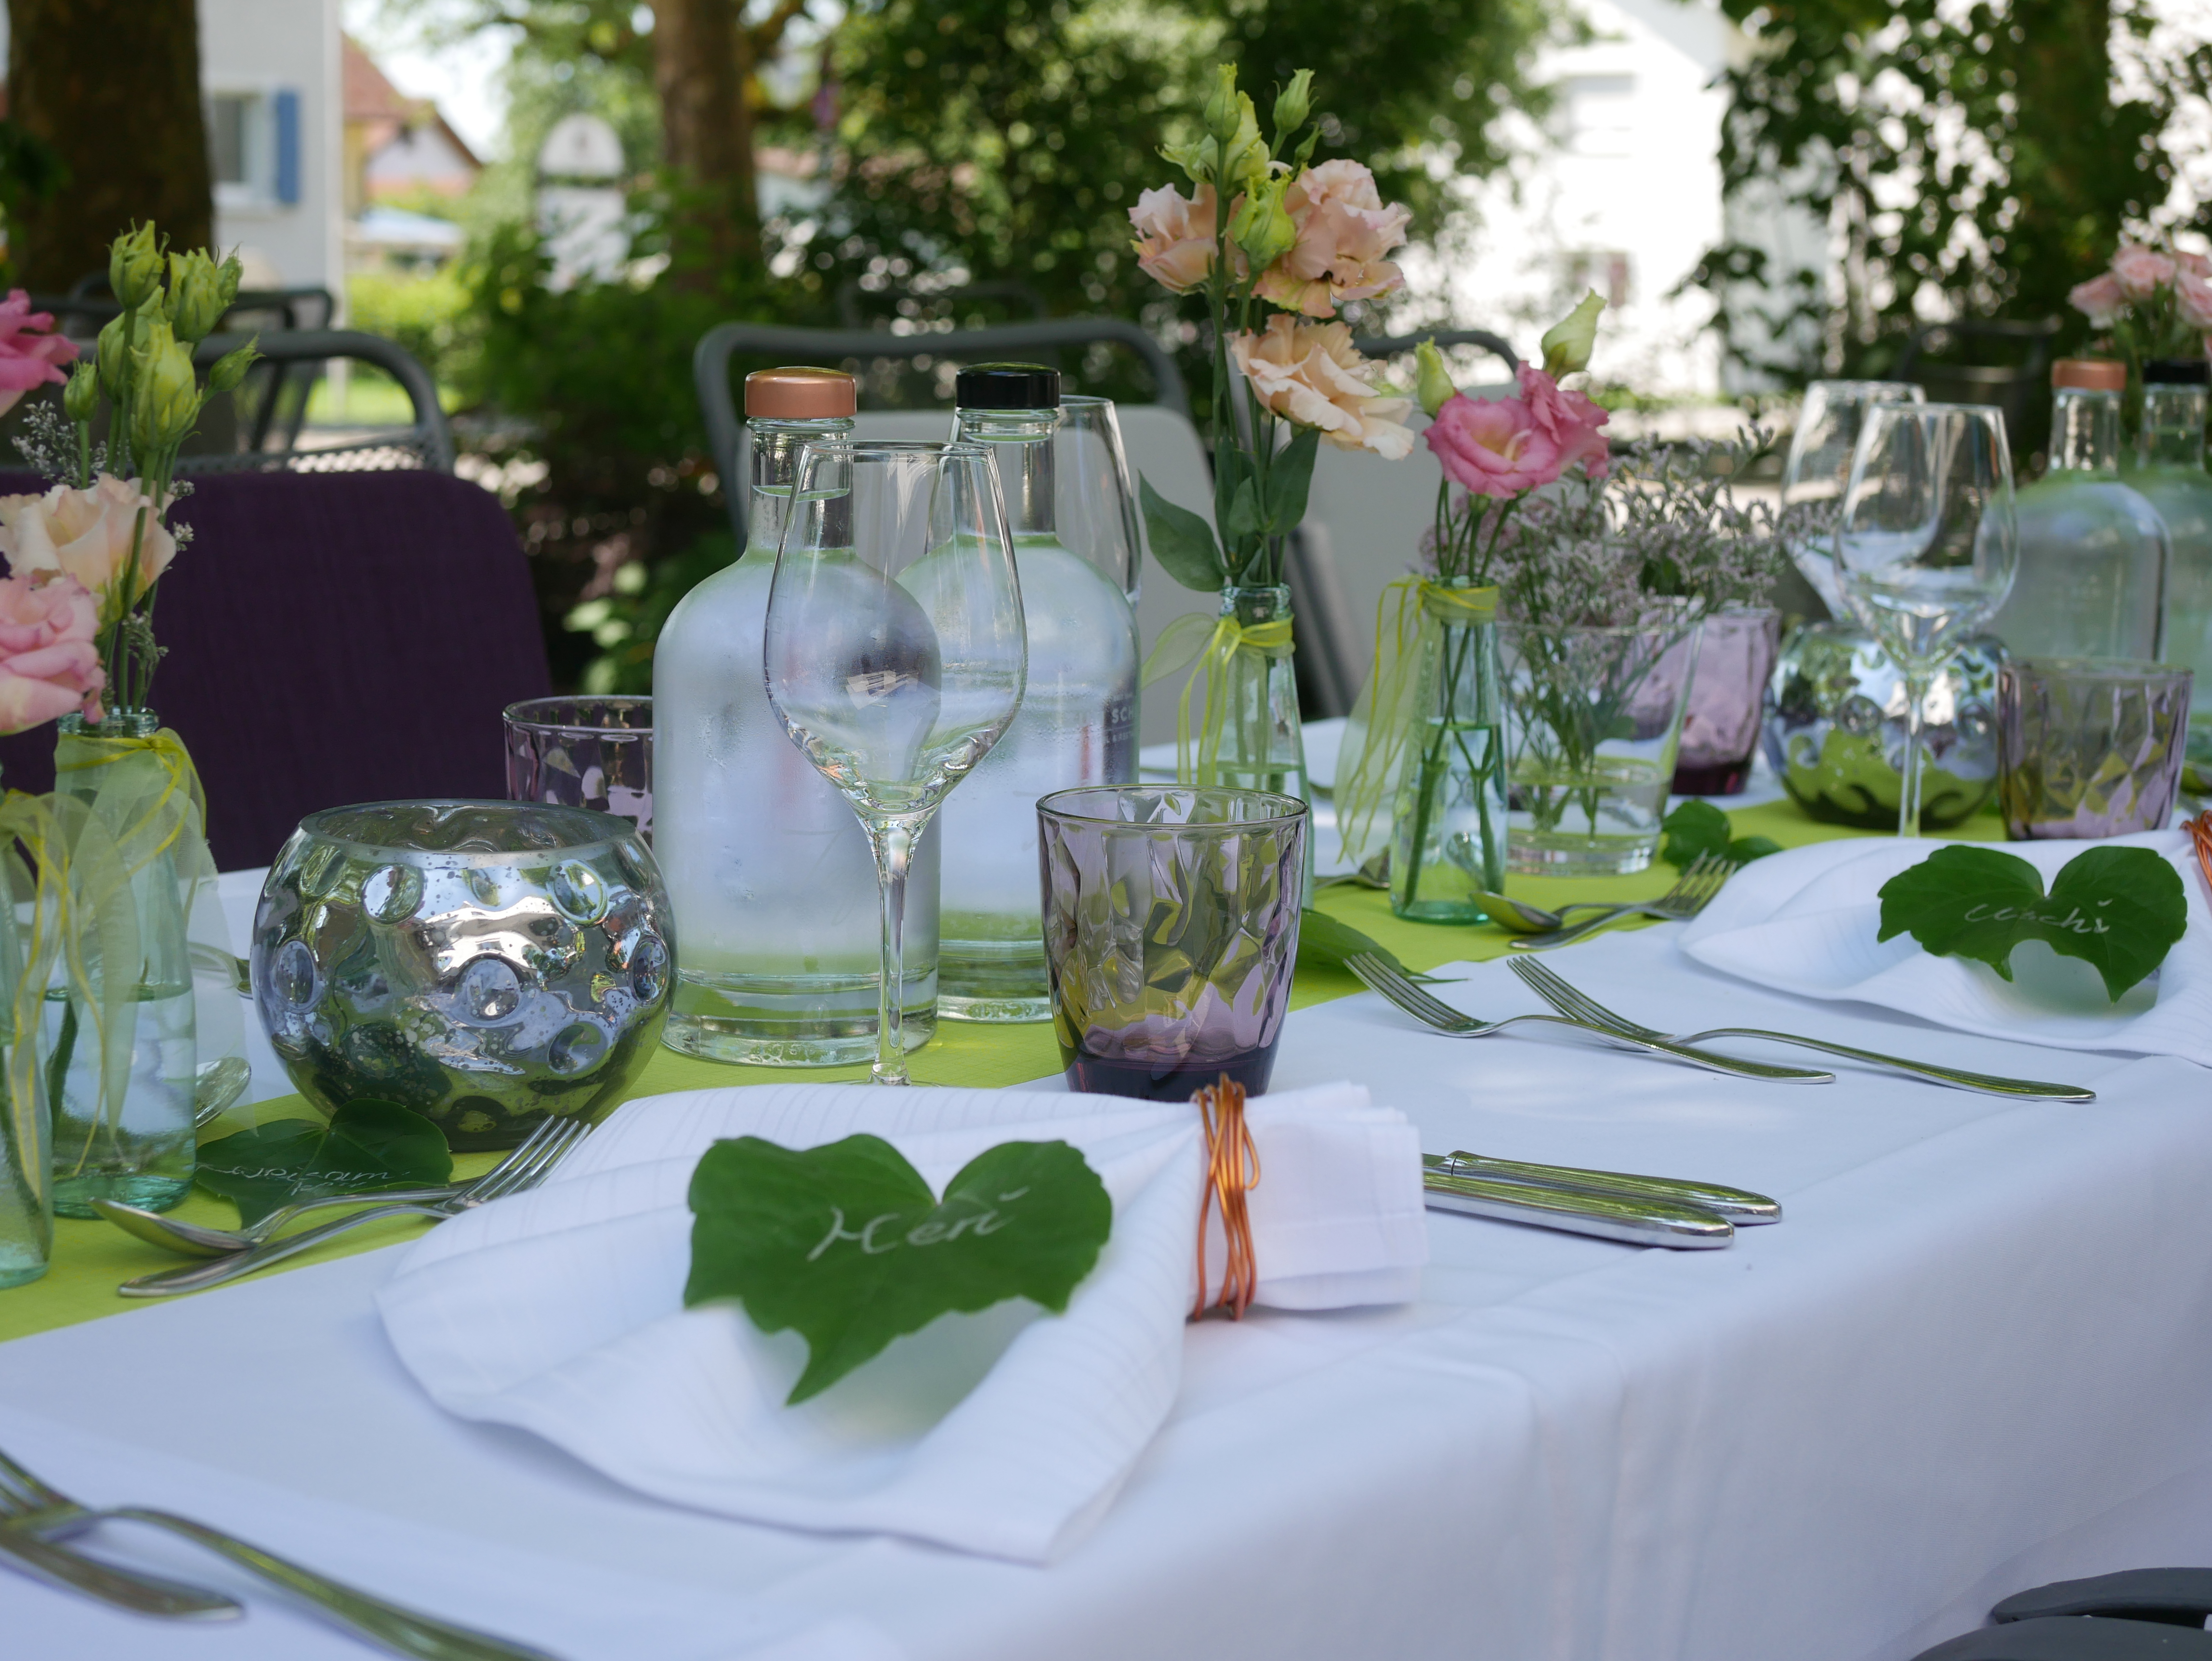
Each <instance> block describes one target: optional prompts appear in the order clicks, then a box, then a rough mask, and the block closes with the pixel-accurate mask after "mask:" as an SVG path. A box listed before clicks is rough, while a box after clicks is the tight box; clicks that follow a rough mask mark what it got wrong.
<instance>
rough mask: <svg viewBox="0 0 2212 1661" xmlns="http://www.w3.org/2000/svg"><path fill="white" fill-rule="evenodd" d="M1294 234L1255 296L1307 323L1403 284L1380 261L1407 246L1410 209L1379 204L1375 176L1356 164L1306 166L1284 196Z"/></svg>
mask: <svg viewBox="0 0 2212 1661" xmlns="http://www.w3.org/2000/svg"><path fill="white" fill-rule="evenodd" d="M1283 206H1284V207H1285V209H1286V210H1288V211H1289V213H1290V216H1291V222H1292V223H1294V224H1296V225H1297V228H1298V240H1297V242H1296V243H1295V244H1293V245H1292V246H1291V249H1290V251H1289V252H1287V253H1285V254H1284V255H1283V256H1282V257H1281V258H1280V259H1277V260H1276V261H1275V263H1274V264H1273V265H1270V266H1268V267H1267V270H1266V271H1262V272H1261V274H1260V281H1259V283H1257V284H1256V285H1255V287H1254V289H1253V292H1254V293H1255V294H1256V295H1259V296H1260V298H1261V299H1262V300H1271V301H1274V303H1275V304H1276V305H1278V306H1281V307H1285V308H1287V309H1289V310H1291V311H1296V312H1300V313H1304V315H1306V316H1308V317H1334V316H1335V315H1336V308H1337V307H1339V306H1340V305H1342V304H1343V303H1344V302H1345V301H1347V300H1372V299H1373V298H1374V297H1375V296H1376V295H1383V294H1389V292H1390V291H1391V290H1392V289H1398V288H1401V287H1403V286H1404V284H1405V281H1406V275H1405V273H1404V272H1403V271H1400V270H1399V269H1398V267H1397V266H1396V265H1394V264H1393V263H1392V262H1391V261H1389V260H1388V259H1384V258H1383V255H1384V254H1386V253H1389V252H1390V250H1391V249H1393V248H1395V247H1397V246H1399V245H1400V244H1401V243H1402V242H1404V241H1405V240H1406V227H1407V223H1408V222H1410V221H1411V220H1412V219H1413V210H1411V209H1410V208H1407V207H1403V206H1401V205H1399V204H1395V203H1394V204H1391V205H1390V206H1389V207H1387V208H1386V207H1384V206H1383V197H1382V193H1381V192H1378V191H1377V190H1376V188H1375V175H1374V174H1373V173H1370V172H1369V171H1368V170H1367V169H1366V168H1365V167H1362V166H1361V165H1360V164H1359V163H1358V162H1357V161H1324V162H1322V164H1321V165H1320V166H1319V167H1309V168H1307V169H1306V170H1305V171H1304V173H1300V174H1299V175H1298V176H1297V179H1295V180H1293V181H1292V183H1291V187H1290V189H1289V190H1288V191H1287V192H1285V193H1284V196H1283Z"/></svg>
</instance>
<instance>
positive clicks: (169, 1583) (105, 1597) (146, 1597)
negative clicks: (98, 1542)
mask: <svg viewBox="0 0 2212 1661" xmlns="http://www.w3.org/2000/svg"><path fill="white" fill-rule="evenodd" d="M0 1514H4V1512H0ZM0 1561H5V1562H7V1563H9V1565H11V1566H12V1567H15V1568H18V1569H21V1571H22V1572H23V1573H26V1574H27V1575H30V1576H31V1577H32V1578H33V1579H39V1580H43V1581H45V1582H46V1584H47V1585H51V1586H59V1587H60V1588H61V1589H62V1590H63V1591H81V1592H82V1593H83V1594H84V1595H85V1596H86V1597H93V1598H97V1599H98V1600H99V1601H100V1602H101V1603H112V1604H113V1605H114V1606H115V1607H116V1608H117V1609H128V1610H130V1611H131V1614H133V1615H161V1616H164V1617H166V1618H167V1619H169V1620H173V1621H235V1620H236V1619H237V1618H238V1617H239V1616H240V1615H243V1614H245V1613H246V1609H245V1607H244V1605H242V1604H240V1603H239V1602H238V1601H237V1600H236V1599H235V1598H231V1597H224V1596H223V1595H222V1593H221V1592H216V1591H207V1590H206V1589H205V1588H204V1587H201V1586H188V1585H185V1584H184V1583H183V1582H182V1581H179V1580H164V1579H161V1577H160V1576H159V1575H154V1574H141V1573H138V1572H137V1570H135V1569H119V1568H117V1567H115V1566H114V1565H113V1564H112V1563H100V1562H95V1561H93V1560H92V1559H91V1558H89V1557H86V1556H84V1555H82V1554H80V1553H77V1552H74V1551H71V1550H70V1548H68V1547H67V1546H61V1545H56V1544H55V1543H54V1542H52V1541H51V1540H41V1539H40V1537H39V1536H37V1535H35V1534H27V1533H25V1532H24V1531H23V1530H21V1529H19V1528H17V1527H15V1525H14V1524H11V1523H7V1522H0Z"/></svg>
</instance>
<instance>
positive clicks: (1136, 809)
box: [1036, 785, 1308, 1101]
mask: <svg viewBox="0 0 2212 1661" xmlns="http://www.w3.org/2000/svg"><path fill="white" fill-rule="evenodd" d="M1036 811H1037V827H1038V837H1039V840H1038V865H1039V870H1040V875H1041V878H1042V883H1043V886H1044V948H1045V962H1046V966H1047V970H1048V975H1049V977H1050V982H1051V989H1052V1019H1053V1030H1054V1036H1055V1037H1057V1038H1058V1039H1059V1041H1060V1060H1061V1062H1063V1063H1064V1064H1065V1065H1066V1068H1067V1082H1068V1087H1069V1088H1070V1089H1073V1090H1088V1091H1103V1092H1106V1093H1108V1094H1109V1095H1115V1096H1140V1097H1145V1098H1150V1099H1152V1100H1156V1101H1180V1100H1182V1099H1185V1098H1188V1096H1189V1095H1190V1094H1191V1092H1194V1091H1195V1090H1197V1089H1198V1088H1199V1087H1200V1086H1203V1085H1209V1084H1212V1083H1213V1082H1214V1081H1215V1080H1216V1079H1218V1077H1219V1076H1220V1075H1221V1074H1224V1073H1225V1074H1228V1075H1229V1076H1230V1077H1231V1079H1232V1080H1236V1082H1237V1083H1238V1084H1241V1085H1243V1086H1244V1088H1245V1090H1246V1091H1247V1092H1250V1093H1251V1094H1253V1095H1255V1096H1256V1095H1258V1094H1260V1093H1261V1092H1263V1091H1265V1090H1266V1089H1267V1077H1268V1074H1270V1073H1272V1072H1273V1070H1274V1065H1275V1045H1276V1043H1277V1042H1278V1041H1279V1039H1280V1037H1282V1031H1283V1015H1284V1012H1285V1009H1286V1008H1287V1007H1289V1002H1290V994H1291V973H1292V970H1294V968H1295V967H1296V964H1297V952H1298V905H1299V900H1300V897H1301V893H1302V890H1303V881H1304V874H1303V873H1304V869H1305V845H1306V836H1307V829H1308V826H1307V813H1306V805H1305V804H1304V802H1302V801H1300V800H1297V798H1296V797H1295V796H1280V795H1275V794H1271V793H1269V792H1267V791H1262V790H1230V789H1215V788H1202V789H1178V788H1171V787H1161V786H1147V785H1118V786H1117V785H1093V786H1090V787H1087V788H1082V789H1077V790H1061V791H1058V792H1056V793H1054V794H1052V795H1049V796H1047V797H1045V798H1044V800H1042V801H1040V802H1039V803H1038V804H1037V810H1036Z"/></svg>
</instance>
